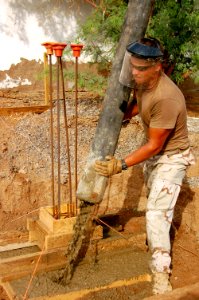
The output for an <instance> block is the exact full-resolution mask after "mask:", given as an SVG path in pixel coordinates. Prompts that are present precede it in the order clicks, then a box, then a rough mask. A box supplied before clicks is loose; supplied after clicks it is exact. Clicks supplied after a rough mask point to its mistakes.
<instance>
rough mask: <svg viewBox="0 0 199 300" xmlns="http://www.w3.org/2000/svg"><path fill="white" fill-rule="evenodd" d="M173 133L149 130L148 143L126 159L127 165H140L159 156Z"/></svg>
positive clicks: (167, 130)
mask: <svg viewBox="0 0 199 300" xmlns="http://www.w3.org/2000/svg"><path fill="white" fill-rule="evenodd" d="M171 131H172V129H162V128H149V132H148V135H149V138H148V142H147V143H146V144H144V145H143V146H142V147H140V148H139V149H137V150H136V151H134V152H132V153H130V154H129V155H127V156H126V157H125V159H124V160H125V163H126V165H127V166H128V167H130V166H133V165H136V164H139V163H140V162H143V161H145V160H147V159H148V158H150V157H152V156H154V155H156V154H158V153H159V152H160V151H161V150H162V148H163V146H164V144H165V142H166V139H167V138H168V136H169V134H170V133H171Z"/></svg>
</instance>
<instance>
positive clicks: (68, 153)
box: [59, 57, 74, 215]
mask: <svg viewBox="0 0 199 300" xmlns="http://www.w3.org/2000/svg"><path fill="white" fill-rule="evenodd" d="M59 63H60V70H61V81H62V92H63V108H64V124H65V132H66V151H67V158H68V182H69V200H70V207H71V209H70V212H69V215H70V213H72V214H73V213H74V212H73V208H72V177H71V161H70V145H69V132H68V119H67V111H66V97H65V86H64V74H63V64H62V59H61V57H60V59H59Z"/></svg>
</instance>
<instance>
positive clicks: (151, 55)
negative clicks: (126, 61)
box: [127, 38, 163, 85]
mask: <svg viewBox="0 0 199 300" xmlns="http://www.w3.org/2000/svg"><path fill="white" fill-rule="evenodd" d="M127 51H128V53H129V54H130V55H131V68H132V75H133V79H134V80H135V82H136V83H137V84H138V85H145V84H148V83H149V82H151V81H153V80H154V79H156V78H157V77H158V76H159V74H160V71H161V69H162V64H161V63H162V59H163V50H162V49H161V46H160V43H159V41H158V40H156V39H153V38H142V39H141V40H139V41H136V42H134V43H131V44H129V45H128V46H127Z"/></svg>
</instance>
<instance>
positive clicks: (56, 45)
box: [52, 43, 67, 57]
mask: <svg viewBox="0 0 199 300" xmlns="http://www.w3.org/2000/svg"><path fill="white" fill-rule="evenodd" d="M66 46H67V44H66V43H54V45H53V46H52V47H53V50H54V53H55V56H57V57H58V56H59V57H60V56H62V52H63V50H64V48H65V47H66Z"/></svg>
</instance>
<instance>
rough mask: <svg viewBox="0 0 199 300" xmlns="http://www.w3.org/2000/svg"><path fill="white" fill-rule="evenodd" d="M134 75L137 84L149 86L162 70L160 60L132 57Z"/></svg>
mask: <svg viewBox="0 0 199 300" xmlns="http://www.w3.org/2000/svg"><path fill="white" fill-rule="evenodd" d="M131 66H132V75H133V79H134V80H135V83H136V84H137V86H148V85H150V83H152V82H153V81H154V80H156V78H157V76H158V74H159V72H160V70H161V64H160V62H154V61H148V60H145V59H141V58H137V57H134V56H132V57H131Z"/></svg>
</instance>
